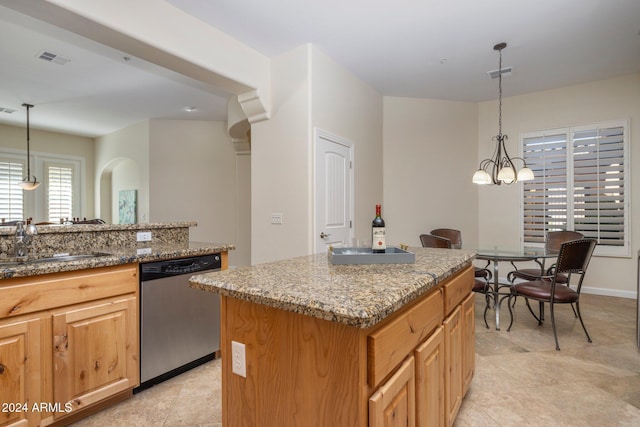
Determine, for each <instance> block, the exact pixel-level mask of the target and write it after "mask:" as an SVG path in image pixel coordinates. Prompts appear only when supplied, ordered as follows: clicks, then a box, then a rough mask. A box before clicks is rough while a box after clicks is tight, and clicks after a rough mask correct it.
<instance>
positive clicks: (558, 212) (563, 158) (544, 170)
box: [523, 132, 568, 243]
mask: <svg viewBox="0 0 640 427" xmlns="http://www.w3.org/2000/svg"><path fill="white" fill-rule="evenodd" d="M523 157H524V159H525V161H526V162H527V166H529V168H531V170H532V171H533V174H534V176H535V178H534V179H533V180H532V181H524V183H523V191H524V196H523V209H524V223H523V225H524V241H525V242H528V243H543V242H544V241H545V236H546V234H547V232H548V231H558V230H566V229H567V206H568V205H567V203H568V202H567V134H566V132H554V133H550V134H544V133H542V134H538V135H535V136H532V137H529V138H524V139H523Z"/></svg>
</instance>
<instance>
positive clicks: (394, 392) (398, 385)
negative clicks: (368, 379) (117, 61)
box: [369, 357, 416, 427]
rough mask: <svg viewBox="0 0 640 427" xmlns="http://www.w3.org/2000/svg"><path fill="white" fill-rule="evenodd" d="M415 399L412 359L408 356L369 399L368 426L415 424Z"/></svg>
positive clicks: (384, 426) (398, 426)
mask: <svg viewBox="0 0 640 427" xmlns="http://www.w3.org/2000/svg"><path fill="white" fill-rule="evenodd" d="M415 399H416V391H415V375H414V359H413V357H409V358H408V359H407V360H405V361H404V363H403V364H402V366H400V368H399V369H398V371H397V372H396V373H395V374H393V376H392V377H391V378H390V379H389V380H388V381H387V382H386V383H384V384H383V385H382V386H380V388H379V389H378V391H376V392H375V393H374V394H373V396H371V398H370V399H369V426H370V427H401V426H402V427H413V426H415V425H416V423H415V411H416V409H415Z"/></svg>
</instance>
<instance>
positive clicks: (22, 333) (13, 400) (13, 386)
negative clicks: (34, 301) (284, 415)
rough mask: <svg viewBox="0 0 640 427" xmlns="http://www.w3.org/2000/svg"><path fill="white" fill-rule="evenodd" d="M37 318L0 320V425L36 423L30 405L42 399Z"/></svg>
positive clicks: (38, 323)
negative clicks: (0, 406) (38, 373)
mask: <svg viewBox="0 0 640 427" xmlns="http://www.w3.org/2000/svg"><path fill="white" fill-rule="evenodd" d="M39 344H40V320H39V319H37V318H36V319H28V320H13V319H12V320H11V321H0V405H2V408H1V410H0V425H2V426H12V427H14V426H16V427H17V426H26V425H35V424H36V423H37V422H38V420H39V416H38V415H37V413H35V412H33V411H32V405H33V404H34V403H36V402H39V401H40V400H41V398H40V377H39V375H37V374H35V373H36V372H38V367H39V364H40V346H39Z"/></svg>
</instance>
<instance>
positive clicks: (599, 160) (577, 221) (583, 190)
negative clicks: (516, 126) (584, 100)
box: [522, 121, 631, 256]
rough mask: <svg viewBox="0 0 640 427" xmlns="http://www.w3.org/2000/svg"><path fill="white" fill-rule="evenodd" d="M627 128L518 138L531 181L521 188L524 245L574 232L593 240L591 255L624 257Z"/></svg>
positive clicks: (616, 125) (606, 126) (618, 125)
mask: <svg viewBox="0 0 640 427" xmlns="http://www.w3.org/2000/svg"><path fill="white" fill-rule="evenodd" d="M627 129H628V123H627V122H624V121H615V122H607V123H599V124H592V125H585V126H574V127H570V128H566V129H554V130H546V131H540V132H529V133H526V134H523V135H522V149H523V155H522V157H523V158H524V159H525V161H526V162H527V165H528V166H529V167H530V168H531V170H533V173H534V176H535V179H534V180H532V181H525V182H524V183H523V186H522V190H523V193H522V194H523V199H522V212H523V229H522V234H523V241H524V243H525V244H541V243H543V242H544V241H545V237H546V234H547V233H548V232H549V231H559V230H575V231H578V232H580V233H582V234H584V236H585V237H588V238H594V239H596V240H597V241H598V246H597V247H596V251H595V253H596V255H607V256H629V254H630V248H631V246H630V241H629V239H630V237H629V228H628V221H629V218H628V216H629V206H630V203H631V201H630V197H631V194H630V192H629V189H628V181H627V185H626V186H625V180H628V179H629V178H628V176H629V170H628V169H629V166H628V164H627V163H626V162H627V161H628V160H627V159H625V153H626V152H627V151H628V150H629V141H628V140H627V139H628V138H627V135H628V130H627ZM627 157H628V155H627ZM625 190H626V191H625Z"/></svg>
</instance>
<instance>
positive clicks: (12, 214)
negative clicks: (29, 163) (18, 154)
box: [0, 156, 25, 221]
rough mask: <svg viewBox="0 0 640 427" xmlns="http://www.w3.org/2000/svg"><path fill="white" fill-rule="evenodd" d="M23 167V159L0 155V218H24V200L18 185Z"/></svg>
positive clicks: (11, 219)
mask: <svg viewBox="0 0 640 427" xmlns="http://www.w3.org/2000/svg"><path fill="white" fill-rule="evenodd" d="M24 169H25V165H24V161H22V160H18V159H14V158H10V157H4V156H3V157H0V219H3V220H5V221H18V220H22V219H23V218H24V200H23V197H22V188H20V186H19V183H20V181H22V178H23V170H24Z"/></svg>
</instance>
